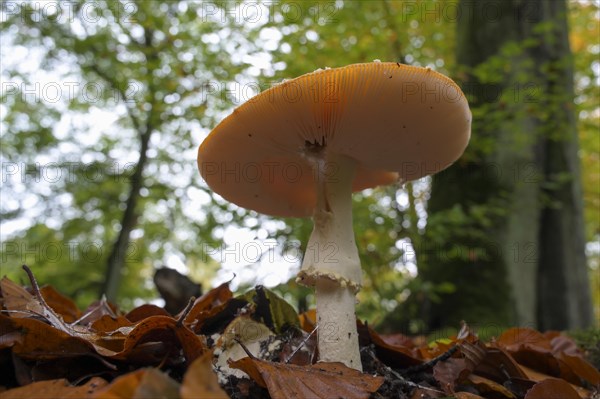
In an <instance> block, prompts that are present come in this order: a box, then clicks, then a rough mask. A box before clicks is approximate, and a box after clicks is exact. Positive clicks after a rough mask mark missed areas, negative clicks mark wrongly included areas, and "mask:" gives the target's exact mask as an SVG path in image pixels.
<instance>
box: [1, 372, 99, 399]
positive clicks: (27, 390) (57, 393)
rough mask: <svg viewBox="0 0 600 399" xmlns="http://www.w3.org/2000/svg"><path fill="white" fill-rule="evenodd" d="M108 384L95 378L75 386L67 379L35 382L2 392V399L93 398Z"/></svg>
mask: <svg viewBox="0 0 600 399" xmlns="http://www.w3.org/2000/svg"><path fill="white" fill-rule="evenodd" d="M107 384H108V383H107V382H106V381H105V380H104V379H102V378H99V377H94V378H92V379H91V380H89V381H88V383H87V384H85V385H81V386H73V385H71V384H69V381H67V380H66V379H64V378H63V379H59V380H49V381H39V382H34V383H31V384H29V385H25V386H23V387H19V388H14V389H9V390H8V391H4V392H2V399H23V398H35V399H56V398H61V399H82V398H91V397H92V396H93V394H94V392H96V391H97V390H99V389H101V388H102V387H104V386H106V385H107Z"/></svg>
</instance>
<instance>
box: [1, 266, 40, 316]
mask: <svg viewBox="0 0 600 399" xmlns="http://www.w3.org/2000/svg"><path fill="white" fill-rule="evenodd" d="M0 290H2V299H3V301H4V308H5V309H6V310H8V311H9V312H8V314H9V315H10V316H11V317H31V316H32V315H41V314H42V313H43V310H42V305H40V303H39V302H38V301H37V300H36V299H35V297H34V296H33V295H31V294H30V293H29V291H27V290H26V289H25V288H23V287H21V286H20V285H18V284H16V283H14V282H13V281H12V280H11V279H9V278H8V277H6V276H4V277H2V279H1V280H0Z"/></svg>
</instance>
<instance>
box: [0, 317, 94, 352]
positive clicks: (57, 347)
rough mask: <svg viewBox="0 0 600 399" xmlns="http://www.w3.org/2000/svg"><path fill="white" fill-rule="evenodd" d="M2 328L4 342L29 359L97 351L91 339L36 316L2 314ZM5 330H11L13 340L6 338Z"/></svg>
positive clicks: (7, 331) (5, 345)
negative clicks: (61, 328)
mask: <svg viewBox="0 0 600 399" xmlns="http://www.w3.org/2000/svg"><path fill="white" fill-rule="evenodd" d="M0 331H1V333H2V339H1V342H2V346H3V347H12V350H13V353H15V354H17V355H19V356H21V357H23V358H26V359H38V360H39V359H56V358H60V357H62V356H65V355H69V356H77V355H85V354H91V353H94V351H93V349H92V345H91V344H90V343H89V342H88V341H86V340H84V339H82V338H79V337H74V336H71V335H69V334H67V333H66V332H64V331H60V330H57V329H56V328H54V327H52V326H50V325H48V324H46V323H44V322H42V321H39V320H36V319H26V318H11V317H7V316H4V315H2V314H0ZM15 333H16V334H15ZM6 334H10V335H9V337H11V339H10V340H8V339H6V337H5V335H6Z"/></svg>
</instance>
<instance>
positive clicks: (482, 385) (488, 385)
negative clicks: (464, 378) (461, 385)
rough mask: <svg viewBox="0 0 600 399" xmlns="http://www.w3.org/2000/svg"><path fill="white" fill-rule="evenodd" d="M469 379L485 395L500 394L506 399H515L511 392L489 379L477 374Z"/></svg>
mask: <svg viewBox="0 0 600 399" xmlns="http://www.w3.org/2000/svg"><path fill="white" fill-rule="evenodd" d="M468 379H469V381H470V382H471V384H473V385H474V386H475V387H477V390H478V391H479V392H481V393H482V394H484V395H485V394H486V393H498V394H500V395H502V396H503V397H505V398H510V399H513V398H515V395H514V394H513V393H512V392H511V391H509V390H508V389H506V387H504V386H503V385H500V384H498V383H497V382H495V381H492V380H490V379H488V378H485V377H481V376H478V375H477V374H471V375H469V378H468Z"/></svg>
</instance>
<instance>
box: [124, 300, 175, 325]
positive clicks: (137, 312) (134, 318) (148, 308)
mask: <svg viewBox="0 0 600 399" xmlns="http://www.w3.org/2000/svg"><path fill="white" fill-rule="evenodd" d="M150 316H171V315H170V314H169V312H167V311H166V310H165V309H164V308H161V307H160V306H156V305H152V304H150V303H145V304H143V305H142V306H138V307H137V308H135V309H133V310H132V311H130V312H129V313H127V314H126V315H125V318H126V319H127V320H129V321H130V322H132V323H136V322H138V321H142V320H144V319H145V318H148V317H150Z"/></svg>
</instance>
